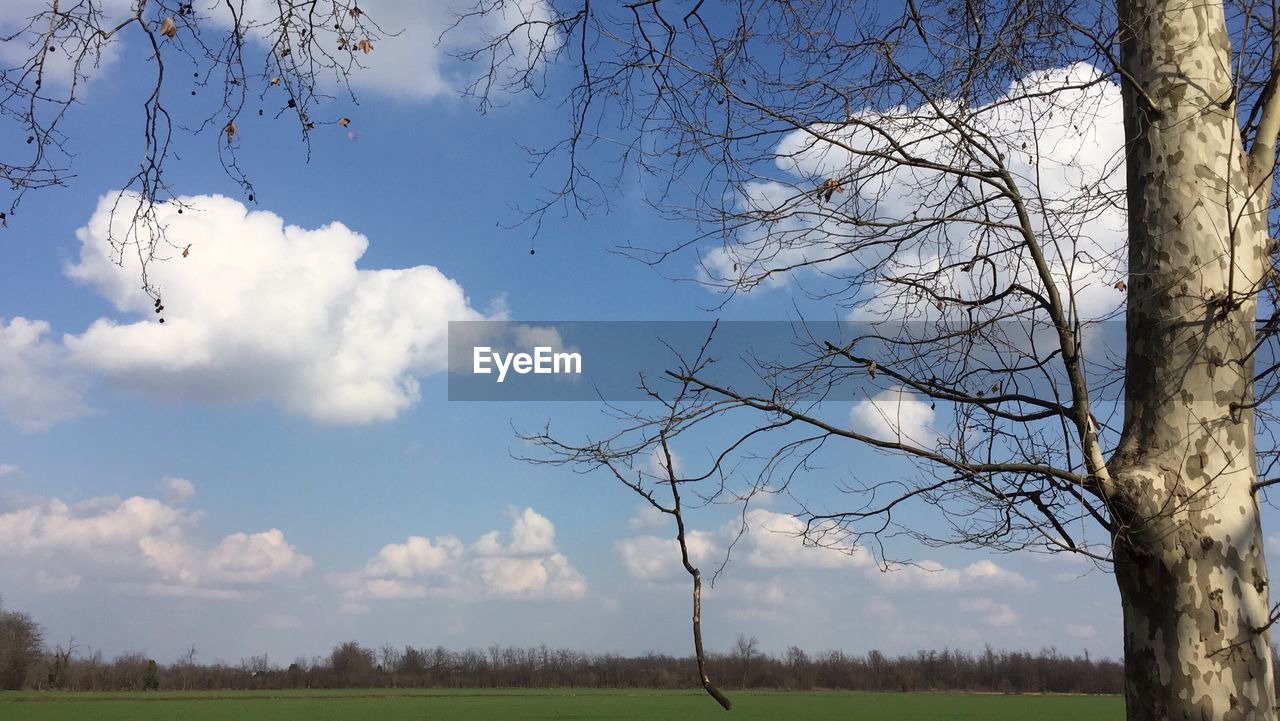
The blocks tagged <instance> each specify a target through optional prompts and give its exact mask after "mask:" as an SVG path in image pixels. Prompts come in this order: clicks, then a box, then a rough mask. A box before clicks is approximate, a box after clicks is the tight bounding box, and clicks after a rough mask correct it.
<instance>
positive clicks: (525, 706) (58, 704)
mask: <svg viewBox="0 0 1280 721" xmlns="http://www.w3.org/2000/svg"><path fill="white" fill-rule="evenodd" d="M731 697H732V699H733V701H734V709H733V711H732V712H729V713H725V712H724V711H722V710H721V709H720V707H719V706H718V705H716V703H715V702H714V701H712V700H711V699H710V698H709V697H708V696H706V695H705V694H702V693H698V692H693V691H679V692H663V691H594V690H577V691H574V690H546V691H529V690H523V689H520V690H510V691H502V690H495V691H433V690H427V691H396V690H370V691H341V690H324V691H265V692H264V691H238V692H232V691H229V692H215V693H184V692H181V691H170V692H159V693H104V694H97V693H0V719H3V720H4V721H507V720H508V719H510V720H512V721H516V720H519V721H576V720H582V721H588V720H589V721H613V720H616V721H698V720H700V719H722V720H723V721H733V720H735V719H736V720H740V721H765V720H769V721H774V720H778V719H786V720H788V721H789V720H790V719H821V720H822V721H834V720H836V719H849V720H850V721H1118V720H1119V719H1122V718H1123V717H1124V704H1123V702H1122V701H1121V699H1120V698H1119V697H1114V696H1111V697H1107V696H1102V697H1099V696H996V695H974V694H883V693H744V692H738V693H734V694H732V695H731Z"/></svg>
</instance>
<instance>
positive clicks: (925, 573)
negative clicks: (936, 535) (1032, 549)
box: [868, 559, 1031, 591]
mask: <svg viewBox="0 0 1280 721" xmlns="http://www.w3.org/2000/svg"><path fill="white" fill-rule="evenodd" d="M868 575H870V576H871V578H872V579H873V580H875V581H876V582H877V583H879V584H880V585H881V586H882V587H884V588H885V589H888V590H896V591H904V590H914V591H956V590H985V589H988V588H1012V589H1025V588H1029V587H1030V585H1031V584H1030V582H1029V581H1027V579H1026V578H1024V577H1023V576H1022V575H1021V574H1019V573H1017V572H1016V571H1010V570H1008V569H1006V568H1003V567H1001V566H1000V565H998V564H996V563H995V562H993V561H990V560H985V559H984V560H981V561H977V562H975V563H971V564H969V565H968V566H965V567H964V568H960V569H955V568H947V567H946V566H944V565H942V564H941V563H938V562H937V561H928V560H926V561H919V562H916V563H913V564H909V565H907V564H902V565H895V566H893V567H891V568H889V569H888V570H880V569H874V570H872V571H870V572H869V574H868Z"/></svg>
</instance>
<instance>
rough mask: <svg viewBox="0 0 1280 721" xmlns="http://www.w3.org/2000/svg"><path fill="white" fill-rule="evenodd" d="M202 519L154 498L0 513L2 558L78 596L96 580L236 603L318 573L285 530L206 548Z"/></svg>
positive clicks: (55, 503) (50, 502) (46, 504)
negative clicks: (252, 590) (195, 531)
mask: <svg viewBox="0 0 1280 721" xmlns="http://www.w3.org/2000/svg"><path fill="white" fill-rule="evenodd" d="M200 519H201V514H200V513H197V512H191V511H185V510H182V509H179V508H175V507H173V506H169V505H167V504H165V503H164V502H162V501H159V500H157V499H154V498H144V497H141V496H134V497H132V498H127V499H124V500H121V499H116V498H97V499H93V500H90V501H86V502H84V503H80V504H77V505H75V506H71V505H68V504H67V503H65V502H63V501H61V500H59V499H56V498H52V499H45V500H38V499H36V500H32V501H28V502H26V503H24V504H22V505H20V506H18V507H17V508H14V509H13V510H10V511H7V512H4V513H0V552H2V553H3V554H4V556H5V557H6V559H9V560H10V561H11V567H13V568H20V567H25V568H32V569H35V571H34V572H33V578H34V581H35V583H36V585H37V586H38V587H41V588H44V589H46V590H70V589H74V588H76V587H78V586H79V585H80V583H81V580H82V579H85V578H94V579H96V580H102V581H106V582H111V583H118V584H121V585H124V586H136V585H142V586H144V587H146V588H148V589H149V590H151V591H153V592H157V593H164V594H167V595H178V596H200V597H212V598H217V597H228V596H239V595H243V594H244V592H245V590H247V588H249V587H254V586H260V585H262V584H265V583H268V582H270V581H273V580H277V579H282V578H294V577H297V576H299V575H301V574H302V573H303V572H304V571H306V570H307V569H308V568H310V567H311V559H310V558H308V557H307V556H305V555H302V554H301V553H299V552H298V551H297V549H295V548H294V547H293V546H292V545H290V544H289V543H288V542H287V541H286V540H285V538H284V534H283V533H282V532H281V531H280V530H278V529H274V528H273V529H270V530H268V531H264V532H261V533H252V534H249V533H232V534H230V535H228V536H226V537H224V538H222V540H221V541H220V542H219V543H217V544H216V545H214V546H213V547H212V548H203V547H201V546H200V545H199V544H197V543H196V542H195V541H194V540H192V539H191V537H190V531H191V529H192V528H194V527H195V526H196V525H197V524H198V523H199V521H200Z"/></svg>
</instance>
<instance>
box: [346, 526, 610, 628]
mask: <svg viewBox="0 0 1280 721" xmlns="http://www.w3.org/2000/svg"><path fill="white" fill-rule="evenodd" d="M329 580H330V582H331V583H332V584H333V585H334V586H335V587H337V588H338V589H339V590H340V591H341V592H342V600H343V608H344V610H347V611H352V612H359V611H363V610H367V605H366V604H367V603H368V602H370V601H391V600H415V599H423V598H428V597H444V598H462V599H477V598H489V599H521V600H530V599H560V600H572V599H578V598H582V597H583V596H585V595H586V592H587V584H586V581H585V580H584V579H583V577H582V574H580V573H578V571H577V569H575V568H574V567H573V566H572V565H571V564H570V563H569V559H568V558H566V557H565V556H564V554H562V553H560V552H559V551H558V550H557V549H556V545H555V526H554V524H552V522H551V521H550V519H548V518H547V517H545V516H543V515H542V514H540V513H538V512H536V511H534V510H533V509H532V508H525V509H522V510H518V511H517V510H513V511H512V523H511V528H510V530H509V531H508V532H507V533H505V534H503V533H500V532H498V531H491V532H489V533H485V534H483V535H482V536H481V537H480V538H479V539H478V540H476V541H475V542H474V543H472V544H470V545H467V544H465V543H463V542H462V541H461V540H460V539H458V538H457V537H456V536H452V535H441V536H437V537H436V538H435V539H434V540H432V539H429V538H426V537H425V536H410V537H409V538H408V539H406V540H405V541H404V542H403V543H390V544H387V545H386V546H383V548H382V549H381V550H380V551H378V553H377V554H376V555H374V557H373V558H371V559H369V561H368V562H366V563H365V565H364V568H362V569H360V570H358V571H352V572H349V573H339V574H332V575H330V577H329Z"/></svg>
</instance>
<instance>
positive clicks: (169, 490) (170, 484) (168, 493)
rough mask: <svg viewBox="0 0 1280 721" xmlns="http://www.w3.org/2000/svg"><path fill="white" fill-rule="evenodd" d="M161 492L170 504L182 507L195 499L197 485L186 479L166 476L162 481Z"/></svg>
mask: <svg viewBox="0 0 1280 721" xmlns="http://www.w3.org/2000/svg"><path fill="white" fill-rule="evenodd" d="M160 490H161V491H163V492H164V497H165V499H166V500H167V501H169V503H172V504H174V505H178V506H180V505H182V504H184V503H186V502H187V501H189V500H191V499H192V498H194V497H195V495H196V484H194V483H192V482H191V481H188V480H187V479H185V478H177V477H174V476H165V477H164V478H161V479H160Z"/></svg>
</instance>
